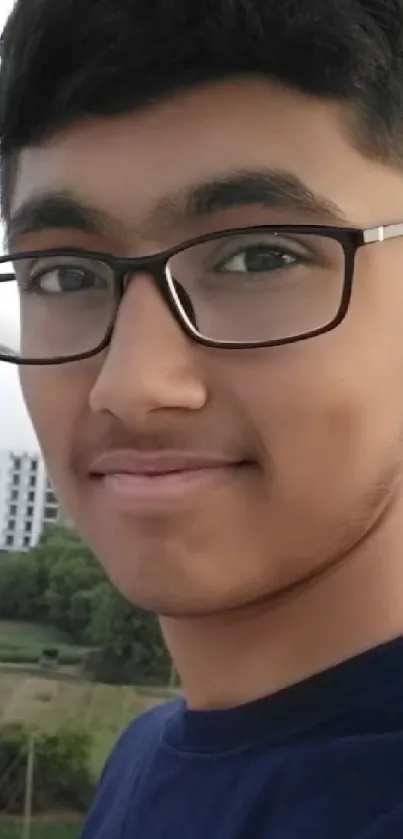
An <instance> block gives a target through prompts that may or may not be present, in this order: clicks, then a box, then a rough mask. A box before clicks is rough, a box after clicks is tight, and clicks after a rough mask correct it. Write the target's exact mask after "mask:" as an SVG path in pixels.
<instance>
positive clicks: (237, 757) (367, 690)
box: [82, 639, 403, 839]
mask: <svg viewBox="0 0 403 839" xmlns="http://www.w3.org/2000/svg"><path fill="white" fill-rule="evenodd" d="M82 839H403V639H399V640H397V641H393V642H392V643H390V644H386V645H384V646H381V647H378V648H376V649H374V650H371V651H370V652H368V653H365V654H364V655H361V656H358V657H357V658H355V659H351V660H350V661H348V662H345V663H343V664H341V665H339V666H337V667H334V668H332V669H331V670H328V671H326V672H324V673H321V674H320V675H318V676H315V677H313V678H311V679H308V680H307V681H305V682H303V683H301V684H298V685H296V686H294V687H292V688H288V689H286V690H283V691H281V692H279V693H277V694H275V695H274V696H270V697H268V698H266V699H262V700H259V701H257V702H254V703H252V704H249V705H246V706H243V707H241V708H237V709H234V710H230V711H215V712H209V711H208V712H197V711H189V710H187V709H186V707H185V705H184V704H183V703H182V702H181V701H175V702H173V703H169V704H167V705H163V706H161V707H157V708H155V709H153V710H151V711H149V712H147V713H146V714H145V715H144V716H142V717H140V718H138V719H137V720H135V722H133V723H132V724H131V725H130V726H129V728H128V729H127V730H126V731H125V733H124V734H123V736H122V737H121V739H120V740H119V742H118V744H117V745H116V747H115V749H114V751H113V752H112V755H111V756H110V758H109V760H108V762H107V765H106V767H105V770H104V773H103V776H102V778H101V782H100V785H99V788H98V791H97V793H96V796H95V800H94V803H93V806H92V809H91V811H90V814H89V817H88V819H87V822H86V825H85V827H84V831H83V834H82Z"/></svg>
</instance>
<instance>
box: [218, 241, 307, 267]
mask: <svg viewBox="0 0 403 839" xmlns="http://www.w3.org/2000/svg"><path fill="white" fill-rule="evenodd" d="M297 262H298V256H297V255H293V254H291V253H289V252H288V253H287V252H286V251H285V250H281V249H280V248H279V247H278V246H277V247H275V246H274V245H269V244H261V245H258V244H257V245H249V246H248V247H243V248H242V249H239V250H238V251H237V252H236V253H234V254H232V256H230V257H228V258H226V259H225V260H224V261H222V262H221V263H220V265H219V266H218V270H219V271H221V272H227V273H233V274H261V273H263V272H268V271H275V270H278V269H280V268H287V267H289V266H292V265H295V264H296V263H297Z"/></svg>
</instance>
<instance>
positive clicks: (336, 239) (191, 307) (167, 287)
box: [0, 222, 403, 365]
mask: <svg viewBox="0 0 403 839" xmlns="http://www.w3.org/2000/svg"><path fill="white" fill-rule="evenodd" d="M401 236H403V222H401V223H397V224H389V225H386V226H379V227H371V228H367V229H358V228H344V227H320V226H316V225H309V226H301V225H275V226H274V225H264V226H258V227H246V228H245V227H243V228H236V229H231V230H223V231H219V232H217V233H214V234H210V235H206V236H203V237H200V238H198V239H193V240H191V241H188V242H185V243H184V244H181V245H179V246H177V247H175V248H172V249H170V250H167V251H164V252H163V253H158V254H153V255H151V256H147V257H133V258H126V257H124V258H122V257H117V256H113V255H109V254H105V253H97V252H92V251H91V252H90V251H86V250H76V249H65V248H64V249H57V250H41V251H40V250H36V251H29V252H24V253H15V254H10V255H7V256H3V257H1V258H0V360H3V361H9V362H11V363H13V364H38V365H40V364H61V363H64V362H67V361H78V360H81V359H85V358H89V357H90V356H93V355H96V354H97V353H100V352H101V351H102V350H104V349H105V348H106V347H107V346H108V344H109V343H110V341H111V338H112V335H113V330H114V327H115V322H116V318H117V313H118V310H119V306H120V303H121V301H122V298H123V296H124V294H125V291H126V288H127V285H128V284H129V283H131V282H133V281H134V280H135V278H136V275H138V274H139V273H141V274H143V275H144V273H146V274H147V275H149V276H150V277H151V278H152V280H153V282H154V283H155V286H156V288H157V289H158V292H159V293H160V294H161V296H162V298H163V300H164V301H165V303H166V305H167V307H168V308H169V310H170V312H171V314H172V316H173V317H174V318H175V320H176V321H177V323H178V324H179V326H180V327H181V328H182V330H183V331H184V332H185V333H186V335H188V337H189V338H191V339H193V340H194V341H197V342H199V343H200V344H204V345H205V346H208V347H216V348H222V349H248V348H258V347H273V346H279V345H282V344H290V343H294V342H296V341H302V340H307V339H308V338H313V337H315V336H317V335H322V334H323V333H325V332H329V331H330V330H332V329H335V328H336V327H337V326H338V325H339V324H340V323H341V322H342V320H343V318H344V317H345V315H346V313H347V311H348V307H349V303H350V299H351V290H352V284H353V275H354V261H355V255H356V252H357V250H358V248H361V247H362V246H364V245H368V244H372V243H375V242H382V241H383V240H384V239H392V238H396V237H401ZM135 328H136V326H135V321H134V322H133V329H135Z"/></svg>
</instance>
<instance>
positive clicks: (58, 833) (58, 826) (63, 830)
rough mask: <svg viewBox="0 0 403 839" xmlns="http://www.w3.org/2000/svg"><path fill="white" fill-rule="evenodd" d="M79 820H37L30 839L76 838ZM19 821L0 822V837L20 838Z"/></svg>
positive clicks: (5, 838)
mask: <svg viewBox="0 0 403 839" xmlns="http://www.w3.org/2000/svg"><path fill="white" fill-rule="evenodd" d="M79 829H80V824H79V822H73V821H68V822H63V821H60V822H56V821H55V822H53V821H52V822H51V821H48V822H46V823H45V822H42V823H40V822H38V823H37V824H35V825H34V826H33V828H32V836H31V839H77V837H78V835H79ZM21 830H22V826H21V823H19V822H17V821H16V820H13V821H12V822H11V821H9V822H4V823H3V824H2V823H1V822H0V839H21Z"/></svg>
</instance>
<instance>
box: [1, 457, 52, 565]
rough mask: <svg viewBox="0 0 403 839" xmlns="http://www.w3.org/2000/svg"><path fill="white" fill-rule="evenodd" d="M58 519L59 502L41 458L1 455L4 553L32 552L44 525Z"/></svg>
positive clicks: (2, 544) (2, 540)
mask: <svg viewBox="0 0 403 839" xmlns="http://www.w3.org/2000/svg"><path fill="white" fill-rule="evenodd" d="M58 518H59V506H58V502H57V498H56V496H55V494H54V492H53V490H52V487H51V485H50V482H49V479H48V476H47V474H46V469H45V465H44V462H43V459H42V458H41V456H40V455H38V454H33V453H31V452H9V451H0V550H5V551H23V550H29V548H31V547H33V546H34V545H36V543H37V541H38V539H39V537H40V535H41V533H42V530H43V527H44V525H45V524H48V523H49V524H50V523H55V522H56V521H57V520H58Z"/></svg>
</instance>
